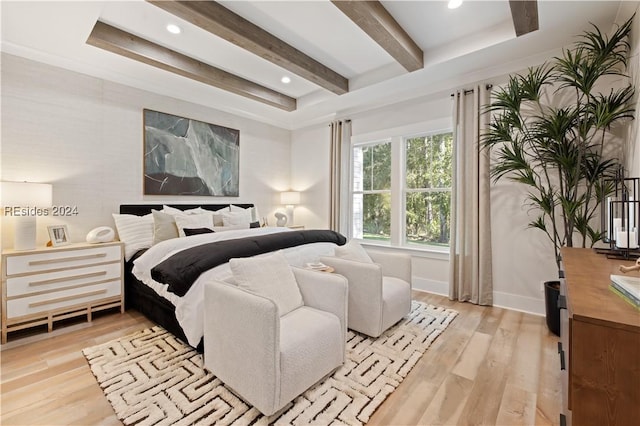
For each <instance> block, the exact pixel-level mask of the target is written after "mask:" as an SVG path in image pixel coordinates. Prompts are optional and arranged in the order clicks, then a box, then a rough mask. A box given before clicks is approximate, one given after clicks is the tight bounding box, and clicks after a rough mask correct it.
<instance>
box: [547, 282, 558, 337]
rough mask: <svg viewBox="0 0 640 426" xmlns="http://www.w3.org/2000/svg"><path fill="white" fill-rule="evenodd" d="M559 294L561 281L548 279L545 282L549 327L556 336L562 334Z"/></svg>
mask: <svg viewBox="0 0 640 426" xmlns="http://www.w3.org/2000/svg"><path fill="white" fill-rule="evenodd" d="M558 296H560V281H546V282H545V283H544V302H545V303H544V305H545V310H546V313H547V328H549V331H550V332H552V333H553V334H555V335H556V336H560V308H558Z"/></svg>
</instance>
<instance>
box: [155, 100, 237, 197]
mask: <svg viewBox="0 0 640 426" xmlns="http://www.w3.org/2000/svg"><path fill="white" fill-rule="evenodd" d="M239 168H240V131H239V130H235V129H230V128H228V127H223V126H218V125H215V124H209V123H205V122H202V121H198V120H192V119H189V118H184V117H179V116H177V115H171V114H166V113H163V112H157V111H152V110H148V109H145V110H144V194H145V195H210V196H216V197H237V196H238V195H239V194H238V193H239V174H240V171H239Z"/></svg>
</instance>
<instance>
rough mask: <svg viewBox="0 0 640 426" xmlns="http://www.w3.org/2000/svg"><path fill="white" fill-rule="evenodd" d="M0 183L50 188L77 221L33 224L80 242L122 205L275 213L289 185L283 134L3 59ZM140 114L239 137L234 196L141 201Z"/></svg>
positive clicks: (41, 238)
mask: <svg viewBox="0 0 640 426" xmlns="http://www.w3.org/2000/svg"><path fill="white" fill-rule="evenodd" d="M1 83H2V139H1V143H2V146H1V151H0V152H1V155H2V158H1V161H0V179H1V180H8V181H23V180H27V181H33V182H48V183H52V184H53V201H54V204H55V205H73V206H77V207H78V215H77V216H76V217H59V218H51V217H47V218H43V219H40V220H38V244H40V245H42V244H44V243H45V242H46V241H48V239H49V238H48V235H47V232H46V225H47V224H52V223H60V224H67V225H68V228H69V232H70V234H71V240H72V241H83V240H84V238H85V235H86V233H87V232H88V231H89V230H90V229H92V228H94V227H96V226H99V225H110V226H113V219H112V218H111V214H112V213H114V212H117V211H118V206H119V204H124V203H163V202H176V203H190V202H203V203H227V202H237V203H241V202H252V203H255V204H256V205H257V206H258V208H259V212H260V214H261V216H272V214H273V212H274V210H275V209H276V208H277V207H280V206H279V205H278V201H277V197H276V192H277V191H281V190H284V189H286V188H288V187H289V186H290V180H289V179H290V158H291V155H290V131H288V130H284V129H280V128H276V127H273V126H269V125H265V124H262V123H259V122H255V121H251V120H248V119H245V118H240V117H237V116H234V115H231V114H228V113H225V112H221V111H217V110H214V109H211V108H205V107H202V106H199V105H195V104H191V103H187V102H182V101H179V100H176V99H173V98H169V97H165V96H159V95H157V94H154V93H150V92H146V91H142V90H137V89H132V88H130V87H127V86H123V85H119V84H115V83H111V82H108V81H105V80H101V79H97V78H94V77H89V76H86V75H82V74H78V73H74V72H70V71H67V70H63V69H61V68H56V67H52V66H49V65H44V64H41V63H38V62H34V61H30V60H27V59H23V58H20V57H16V56H12V55H8V54H2V82H1ZM143 108H147V109H153V110H157V111H162V112H167V113H171V114H175V115H180V116H184V117H188V118H193V119H197V120H201V121H205V122H209V123H214V124H218V125H222V126H226V127H231V128H234V129H239V130H240V196H239V197H237V198H233V197H227V198H224V197H177V196H176V197H164V196H144V195H143V189H142V182H143V179H142V174H143V171H142V168H143V161H142V155H143V154H142V151H143V126H142V110H143ZM3 225H4V226H3V227H2V238H1V241H2V244H3V247H11V246H13V232H12V228H13V227H12V226H11V219H10V218H7V217H3Z"/></svg>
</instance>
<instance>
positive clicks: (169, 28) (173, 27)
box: [167, 24, 182, 34]
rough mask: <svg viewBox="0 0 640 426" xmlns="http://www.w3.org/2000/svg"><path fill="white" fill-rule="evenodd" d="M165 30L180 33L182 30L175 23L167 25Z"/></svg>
mask: <svg viewBox="0 0 640 426" xmlns="http://www.w3.org/2000/svg"><path fill="white" fill-rule="evenodd" d="M167 31H169V32H170V33H171V34H180V33H181V32H182V30H181V29H180V27H179V26H177V25H175V24H169V25H167Z"/></svg>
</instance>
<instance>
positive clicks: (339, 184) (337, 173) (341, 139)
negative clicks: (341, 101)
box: [329, 120, 351, 233]
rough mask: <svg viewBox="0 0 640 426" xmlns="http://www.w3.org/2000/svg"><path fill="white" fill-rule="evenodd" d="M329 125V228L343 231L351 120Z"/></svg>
mask: <svg viewBox="0 0 640 426" xmlns="http://www.w3.org/2000/svg"><path fill="white" fill-rule="evenodd" d="M330 127H331V142H330V147H331V158H330V168H331V170H330V173H331V182H330V189H329V190H330V200H329V229H332V230H334V231H338V232H342V233H345V232H347V229H346V226H347V225H346V223H348V222H347V221H346V219H347V215H348V210H349V209H348V206H349V201H348V199H347V197H348V195H349V147H350V146H351V120H344V121H334V122H332V123H331V124H330Z"/></svg>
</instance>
